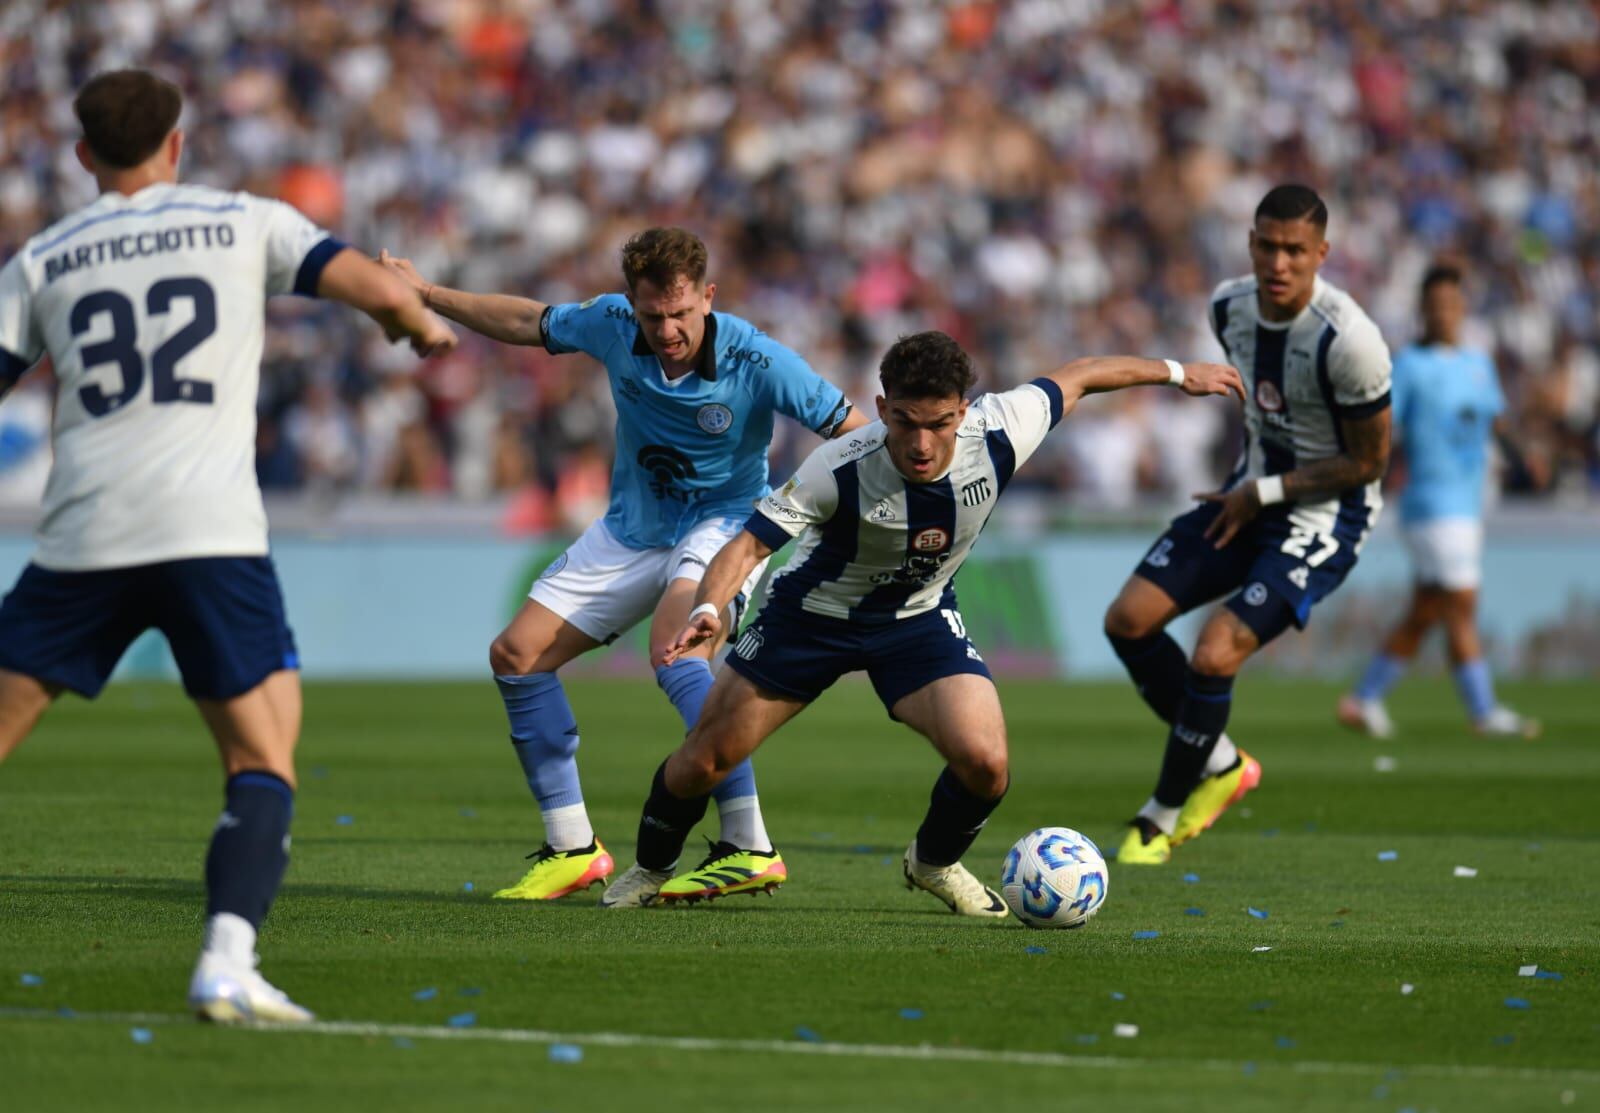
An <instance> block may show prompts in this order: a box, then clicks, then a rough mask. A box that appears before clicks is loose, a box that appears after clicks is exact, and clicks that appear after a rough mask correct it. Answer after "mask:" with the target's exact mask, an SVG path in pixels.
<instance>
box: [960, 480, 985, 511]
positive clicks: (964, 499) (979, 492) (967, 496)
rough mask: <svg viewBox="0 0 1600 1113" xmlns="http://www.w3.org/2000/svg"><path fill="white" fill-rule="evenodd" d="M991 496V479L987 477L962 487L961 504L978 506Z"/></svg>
mask: <svg viewBox="0 0 1600 1113" xmlns="http://www.w3.org/2000/svg"><path fill="white" fill-rule="evenodd" d="M988 497H989V480H988V478H987V477H985V478H983V479H979V480H978V481H977V482H975V483H968V484H967V485H966V486H965V487H963V488H961V505H962V506H977V505H978V504H979V503H980V502H982V501H984V500H985V499H987V498H988Z"/></svg>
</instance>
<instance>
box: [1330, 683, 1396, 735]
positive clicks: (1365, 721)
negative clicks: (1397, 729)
mask: <svg viewBox="0 0 1600 1113" xmlns="http://www.w3.org/2000/svg"><path fill="white" fill-rule="evenodd" d="M1338 714H1339V721H1340V722H1341V723H1343V724H1344V725H1345V726H1347V727H1349V728H1350V729H1351V730H1358V731H1360V732H1361V733H1362V734H1366V735H1371V736H1372V737H1373V738H1393V737H1394V721H1393V720H1391V719H1390V718H1389V709H1388V708H1387V707H1385V706H1383V701H1382V700H1376V699H1360V698H1358V697H1357V696H1355V695H1353V694H1352V695H1345V696H1340V697H1339V713H1338Z"/></svg>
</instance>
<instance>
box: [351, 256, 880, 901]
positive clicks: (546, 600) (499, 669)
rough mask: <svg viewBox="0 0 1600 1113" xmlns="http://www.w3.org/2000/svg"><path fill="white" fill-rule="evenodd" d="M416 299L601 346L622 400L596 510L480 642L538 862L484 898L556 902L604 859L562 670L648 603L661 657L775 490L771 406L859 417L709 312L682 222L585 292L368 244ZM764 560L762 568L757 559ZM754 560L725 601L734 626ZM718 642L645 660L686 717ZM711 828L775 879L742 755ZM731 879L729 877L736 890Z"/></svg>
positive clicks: (706, 289) (819, 426)
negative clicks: (534, 824) (593, 291)
mask: <svg viewBox="0 0 1600 1113" xmlns="http://www.w3.org/2000/svg"><path fill="white" fill-rule="evenodd" d="M380 258H381V260H382V261H383V262H385V263H386V264H387V265H388V266H390V267H391V268H392V269H394V270H395V271H396V273H399V274H401V275H402V276H403V277H405V278H406V279H407V280H408V281H410V282H411V283H412V284H413V285H414V286H415V287H416V288H417V289H418V290H419V291H420V292H421V293H422V297H423V301H424V302H425V303H426V304H428V305H429V306H430V307H432V308H433V309H435V310H436V311H438V312H439V313H442V314H443V315H444V316H446V317H449V318H451V319H452V320H455V321H459V322H460V323H461V324H463V325H466V326H467V327H468V328H470V329H472V330H474V331H476V332H480V333H482V334H484V335H485V336H488V337H491V338H493V339H495V340H501V341H504V342H506V343H508V344H529V345H532V344H539V345H542V346H543V347H544V348H545V349H546V350H547V351H550V352H552V353H556V354H560V353H564V352H585V353H587V354H588V355H591V356H593V357H594V358H595V359H597V360H599V361H600V362H601V363H602V364H603V365H604V366H605V371H606V375H607V377H608V378H609V380H610V384H611V393H612V396H613V397H614V398H615V399H616V405H617V428H616V442H617V444H616V463H615V465H614V466H613V468H612V473H611V505H610V508H609V509H608V510H607V511H606V514H605V517H603V518H601V519H600V520H599V521H597V522H595V523H594V524H593V525H592V526H590V527H589V529H588V530H586V531H585V532H584V534H583V536H582V537H580V538H578V540H577V541H576V542H575V543H574V544H573V545H572V546H571V547H570V548H569V549H567V551H566V552H565V553H563V554H562V555H561V556H559V557H557V558H556V560H555V562H554V563H553V564H551V565H550V567H549V568H547V569H546V570H545V572H544V574H543V575H542V576H541V577H540V578H539V579H538V581H537V582H536V583H534V585H533V588H532V590H531V591H530V592H529V599H528V601H527V602H526V603H524V604H523V606H522V609H521V610H520V611H519V612H518V613H517V615H516V617H515V618H513V619H512V620H511V623H510V625H508V626H507V627H506V628H505V630H503V631H502V632H501V633H500V636H499V637H497V638H496V639H495V641H494V644H493V645H492V646H491V647H490V650H489V660H490V664H491V666H492V667H493V669H494V674H495V680H496V682H497V683H498V684H499V686H500V694H501V696H502V698H503V699H504V700H505V705H506V714H507V716H508V717H509V718H510V720H511V741H512V744H513V745H514V746H515V748H516V752H517V757H518V758H519V760H520V761H521V763H522V768H523V771H524V773H525V774H526V775H527V779H528V785H529V787H530V788H531V789H532V790H533V794H534V797H535V799H537V801H538V803H539V810H540V814H541V816H542V817H543V820H544V828H545V841H544V845H543V846H542V847H541V848H540V849H539V850H538V851H537V852H535V854H533V855H530V857H533V858H535V859H536V861H535V862H534V865H533V868H532V869H530V870H528V872H527V874H526V875H525V876H524V877H523V878H522V880H521V881H520V882H518V883H517V884H516V885H513V886H511V887H510V888H507V889H502V890H500V891H499V892H497V893H496V894H495V896H496V897H499V898H502V899H508V900H552V899H556V898H559V897H563V896H566V895H567V894H569V893H573V892H576V891H578V890H580V889H584V888H587V887H589V886H590V885H593V884H596V883H599V882H603V881H604V880H605V878H606V877H607V876H609V875H610V873H611V871H612V860H611V857H610V855H609V854H607V853H606V850H605V847H604V846H603V845H602V844H601V843H600V841H599V840H598V839H596V838H595V834H594V828H593V827H592V826H591V824H590V822H589V816H588V812H587V810H586V809H585V807H584V803H583V794H582V791H581V789H580V787H579V783H578V766H577V749H578V727H577V722H576V720H575V719H574V718H573V714H572V708H571V707H570V706H569V704H568V703H567V697H566V694H565V692H564V691H563V690H562V687H561V681H560V680H559V679H558V678H557V677H556V671H557V670H558V669H560V668H561V666H563V665H565V664H566V663H567V662H568V661H570V660H572V659H573V658H575V657H577V656H579V655H580V654H583V653H587V652H588V651H589V650H591V649H594V648H595V647H597V646H601V645H607V644H609V643H610V642H612V641H613V640H615V639H616V638H617V636H618V635H620V634H622V633H624V632H625V631H627V630H628V629H629V628H631V627H632V626H634V625H635V624H636V623H638V622H640V621H641V620H642V619H644V618H646V617H649V618H650V619H651V624H650V659H651V660H652V661H657V660H659V658H660V656H661V653H662V651H663V650H664V649H665V647H666V645H667V644H668V643H669V642H670V640H671V638H672V636H673V635H674V634H675V633H676V632H677V631H678V630H679V629H681V628H682V627H683V625H684V623H685V622H686V621H687V620H688V617H689V608H690V606H691V605H692V603H693V600H694V594H695V589H696V587H697V586H698V585H699V583H700V578H701V577H702V576H703V575H704V574H705V569H706V566H707V565H708V564H709V563H710V562H711V558H712V557H713V556H714V555H715V554H716V552H717V550H719V549H720V548H722V546H723V544H724V543H725V542H726V541H727V540H728V539H729V538H731V537H733V536H734V535H735V534H737V533H738V532H739V530H740V527H741V526H742V525H743V523H744V519H745V518H746V517H747V516H748V515H749V513H750V507H751V506H752V505H754V503H755V501H756V500H757V499H759V498H760V497H762V496H763V495H765V494H766V493H767V491H768V490H769V487H768V484H767V451H768V447H769V445H770V443H771V441H772V424H773V418H774V415H775V414H780V413H782V414H787V415H789V416H790V417H792V418H794V419H795V420H796V421H799V422H800V423H801V424H803V425H805V426H806V428H808V429H812V430H815V431H816V432H817V434H818V435H820V436H823V437H834V436H838V435H839V434H840V433H844V432H847V431H849V430H851V429H855V428H856V427H858V426H860V425H862V424H865V418H863V417H862V416H861V415H859V414H856V413H854V412H853V411H852V409H851V407H850V403H849V402H847V401H846V400H845V398H844V395H843V394H842V393H841V392H840V391H839V389H838V388H837V387H835V386H832V385H831V384H829V383H827V382H826V381H824V380H823V379H822V378H821V377H820V376H818V375H817V373H816V372H815V371H813V370H812V369H811V368H810V366H808V365H807V364H806V362H805V360H803V359H801V358H800V356H798V355H796V354H795V353H794V352H792V351H790V350H789V349H788V348H785V347H784V346H783V345H782V344H779V343H778V342H777V341H775V340H773V339H772V338H771V337H769V336H767V335H766V334H765V333H763V332H762V331H761V330H759V329H757V328H756V327H755V326H753V325H751V324H750V323H749V322H748V321H744V320H741V319H740V318H738V317H735V316H733V315H731V314H728V313H714V312H712V309H711V304H712V300H713V298H714V297H715V295H716V285H715V284H714V283H709V282H707V281H706V280H705V275H706V249H705V245H704V244H703V243H701V242H700V240H699V238H698V237H696V236H695V235H693V234H692V233H690V232H687V231H684V230H683V229H681V228H651V229H648V230H646V231H644V232H641V233H639V234H638V235H636V236H634V237H633V238H632V239H630V240H629V241H628V242H627V244H626V245H624V247H623V249H622V273H623V278H624V280H625V283H626V286H627V292H626V293H625V294H607V295H604V296H602V297H597V298H591V299H589V300H588V301H585V302H582V303H580V304H567V305H546V304H544V303H543V302H539V301H534V300H532V299H529V298H520V297H510V296H506V295H499V294H469V293H463V292H461V291H459V290H449V289H445V288H444V287H442V286H437V285H434V284H433V283H429V282H426V281H424V280H423V279H422V277H421V276H420V275H418V274H417V272H416V271H415V269H414V268H412V267H411V265H410V264H409V263H408V262H407V261H405V260H403V259H394V258H391V257H390V256H389V255H388V254H387V253H385V254H384V255H382V256H380ZM763 567H764V566H763ZM761 572H762V568H761V567H758V568H756V569H754V570H753V571H752V573H751V575H750V576H749V578H748V580H747V581H746V582H745V583H744V584H743V585H742V588H743V590H742V591H741V593H740V595H739V597H738V598H737V600H736V601H734V602H733V603H732V604H731V606H730V613H729V616H728V628H729V629H733V628H736V627H737V625H738V617H739V611H740V609H741V608H742V607H743V604H744V600H745V598H746V597H747V596H748V594H749V592H750V591H752V590H753V589H754V587H755V584H756V581H757V580H758V579H759V578H760V575H761ZM719 646H720V639H718V641H717V642H714V643H707V644H706V645H704V646H701V647H699V648H698V649H697V651H696V652H695V653H693V654H691V655H686V656H684V657H681V658H679V659H677V660H675V661H673V662H672V663H671V664H666V665H662V666H661V667H658V668H657V669H656V670H655V671H656V680H657V682H658V683H659V684H660V685H661V688H662V690H663V691H665V692H666V694H667V696H668V697H669V698H670V699H671V700H672V703H673V705H674V706H675V707H676V708H677V709H678V712H679V714H680V715H681V716H682V717H683V722H684V725H685V728H689V727H693V726H694V724H695V722H696V720H697V719H698V718H699V717H700V706H701V704H702V703H703V702H704V700H705V696H706V692H707V691H709V690H710V688H711V679H712V677H711V659H712V656H713V655H714V654H715V652H716V650H717V649H718V648H719ZM717 807H718V812H719V814H720V816H721V820H722V832H721V837H720V838H719V840H718V841H717V843H716V844H715V845H714V846H713V847H712V853H711V856H710V858H708V859H707V861H708V862H709V861H713V860H717V861H723V860H726V861H729V862H733V863H734V864H736V865H737V864H740V863H745V864H748V862H747V861H746V860H747V859H748V860H749V861H759V868H760V871H761V872H763V874H764V875H765V876H766V877H768V878H769V879H776V880H778V881H782V880H784V879H786V878H787V871H786V868H785V867H784V865H783V859H782V858H781V857H780V856H779V855H778V853H777V852H776V851H775V850H774V849H773V846H772V843H771V840H770V839H769V838H768V837H767V831H766V826H765V824H764V823H763V821H762V817H761V809H760V805H759V802H758V800H757V797H756V787H755V774H754V773H753V772H752V771H751V768H750V765H749V763H748V762H746V763H744V764H743V765H741V766H740V767H739V769H738V770H736V771H735V774H734V776H732V777H730V778H729V780H728V781H726V782H724V784H723V785H722V787H721V788H720V789H719V791H718V795H717ZM738 890H739V886H738V884H737V883H730V885H729V891H738Z"/></svg>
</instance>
